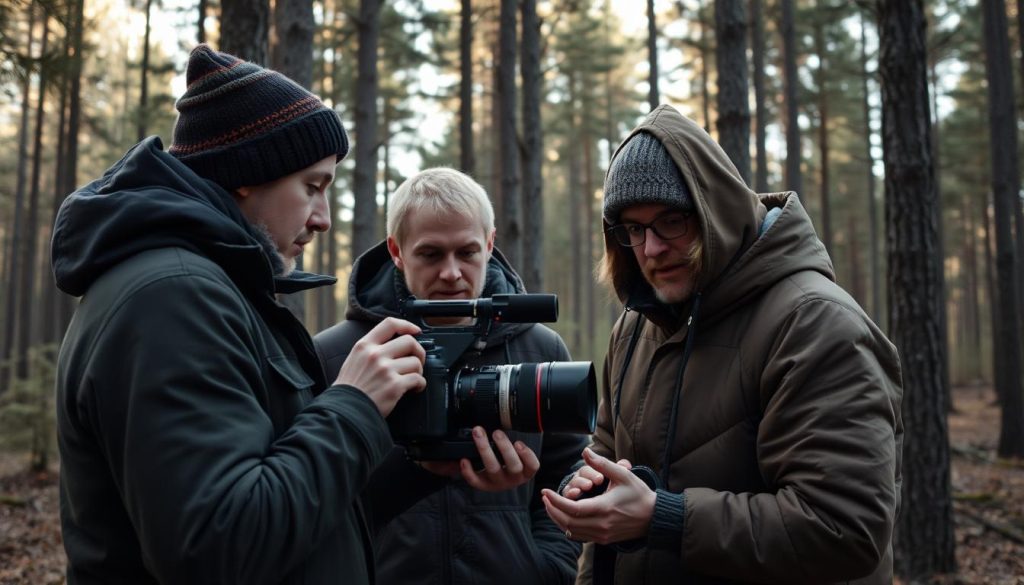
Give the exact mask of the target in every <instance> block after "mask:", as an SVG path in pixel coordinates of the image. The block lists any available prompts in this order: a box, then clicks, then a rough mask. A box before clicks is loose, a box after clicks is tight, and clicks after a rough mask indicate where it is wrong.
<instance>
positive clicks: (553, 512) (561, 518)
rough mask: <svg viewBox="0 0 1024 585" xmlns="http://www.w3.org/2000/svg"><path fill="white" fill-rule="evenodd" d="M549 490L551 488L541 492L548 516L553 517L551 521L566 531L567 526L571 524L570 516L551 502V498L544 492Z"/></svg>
mask: <svg viewBox="0 0 1024 585" xmlns="http://www.w3.org/2000/svg"><path fill="white" fill-rule="evenodd" d="M548 491H550V490H543V491H542V492H541V493H542V495H541V500H542V501H543V502H544V511H545V512H547V514H548V518H551V521H552V522H554V523H555V525H556V526H558V529H559V530H561V531H563V532H564V531H565V529H566V527H567V526H568V525H569V524H568V522H569V517H568V516H566V515H565V513H564V512H562V511H561V510H559V509H558V508H556V507H555V506H554V504H552V503H551V499H550V498H549V497H548V495H547V494H546V493H544V492H548Z"/></svg>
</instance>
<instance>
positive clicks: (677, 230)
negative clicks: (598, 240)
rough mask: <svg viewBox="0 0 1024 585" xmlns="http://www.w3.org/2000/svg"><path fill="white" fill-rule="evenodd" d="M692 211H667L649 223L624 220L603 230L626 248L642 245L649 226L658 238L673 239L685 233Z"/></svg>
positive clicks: (645, 239)
mask: <svg viewBox="0 0 1024 585" xmlns="http://www.w3.org/2000/svg"><path fill="white" fill-rule="evenodd" d="M692 215H693V214H692V213H685V212H679V213H667V214H665V215H662V216H659V217H656V218H655V219H654V221H652V222H651V223H636V222H626V223H620V224H619V225H613V226H612V227H610V228H608V229H607V230H605V231H606V232H610V233H611V234H612V235H614V236H615V240H616V241H618V242H619V244H621V245H623V246H625V247H627V248H635V247H637V246H642V245H644V242H646V241H647V230H648V228H650V230H651V231H652V232H654V235H656V236H658V239H660V240H674V239H676V238H681V237H683V236H685V235H686V231H687V228H688V227H689V225H690V222H689V219H690V217H691V216H692Z"/></svg>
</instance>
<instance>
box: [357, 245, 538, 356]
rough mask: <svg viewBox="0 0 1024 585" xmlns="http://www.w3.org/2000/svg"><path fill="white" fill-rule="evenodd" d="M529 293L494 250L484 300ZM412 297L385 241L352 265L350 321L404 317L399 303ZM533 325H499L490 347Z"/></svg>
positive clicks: (493, 330) (501, 323) (499, 252)
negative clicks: (499, 295) (504, 295)
mask: <svg viewBox="0 0 1024 585" xmlns="http://www.w3.org/2000/svg"><path fill="white" fill-rule="evenodd" d="M525 292H527V291H526V286H525V285H524V284H523V279H522V278H520V277H519V274H517V273H516V271H515V270H514V269H513V268H512V265H511V264H509V262H508V260H507V259H506V258H505V255H504V254H502V253H501V251H500V250H498V248H497V247H495V248H494V251H493V253H492V254H491V259H490V260H489V261H488V262H487V276H486V280H485V281H484V290H483V292H482V293H481V294H480V296H481V297H484V298H488V297H491V296H494V295H498V294H523V293H525ZM410 295H412V293H411V292H409V288H408V287H407V286H406V285H405V277H404V276H403V275H402V273H401V272H400V271H399V270H398V268H397V267H396V266H395V263H394V262H392V260H391V254H390V253H388V247H387V242H386V241H381V242H380V243H378V244H377V245H375V246H374V247H372V248H370V249H369V250H367V251H366V252H364V253H363V254H362V255H361V256H360V257H359V258H357V259H356V261H355V263H354V264H353V265H352V274H351V276H350V277H349V280H348V309H347V310H346V311H345V318H346V319H353V320H356V321H366V322H370V323H378V322H380V321H382V320H384V319H385V318H386V317H401V315H400V314H399V311H398V303H399V301H401V300H402V299H405V298H406V297H409V296H410ZM532 326H533V323H505V322H500V323H495V324H494V325H493V326H492V328H491V334H490V335H489V336H488V338H487V347H490V346H492V345H496V344H498V343H503V342H504V341H505V340H506V339H507V338H509V337H514V336H516V335H519V334H520V333H522V332H523V331H526V330H527V329H529V328H530V327H532Z"/></svg>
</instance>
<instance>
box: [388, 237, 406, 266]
mask: <svg viewBox="0 0 1024 585" xmlns="http://www.w3.org/2000/svg"><path fill="white" fill-rule="evenodd" d="M388 254H391V261H392V262H394V263H395V266H396V267H397V268H398V269H399V270H402V271H403V272H404V270H405V263H404V262H403V261H402V250H401V249H399V247H398V242H396V241H395V237H394V236H388Z"/></svg>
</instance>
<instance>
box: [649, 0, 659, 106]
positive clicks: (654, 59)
mask: <svg viewBox="0 0 1024 585" xmlns="http://www.w3.org/2000/svg"><path fill="white" fill-rule="evenodd" d="M647 63H648V66H649V71H648V74H647V84H648V86H649V89H648V90H647V105H648V106H650V109H651V110H653V109H654V108H657V107H658V105H659V104H661V96H660V95H659V94H658V17H657V14H655V13H654V0H647Z"/></svg>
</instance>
